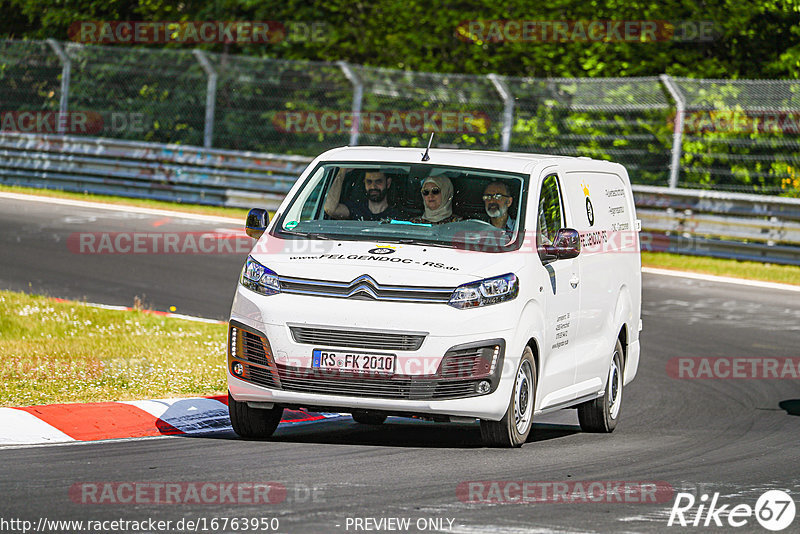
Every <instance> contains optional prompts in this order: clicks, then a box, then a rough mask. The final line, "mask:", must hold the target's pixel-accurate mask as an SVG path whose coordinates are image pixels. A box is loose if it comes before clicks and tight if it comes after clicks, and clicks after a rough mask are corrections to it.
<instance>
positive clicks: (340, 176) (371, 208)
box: [324, 167, 401, 221]
mask: <svg viewBox="0 0 800 534" xmlns="http://www.w3.org/2000/svg"><path fill="white" fill-rule="evenodd" d="M348 171H349V169H346V168H344V167H342V168H340V169H339V172H338V173H337V175H336V178H335V179H334V180H333V183H332V184H331V189H330V191H329V192H328V196H327V197H326V199H325V205H324V209H325V213H326V214H327V215H328V217H330V218H331V219H351V220H355V221H381V220H383V219H399V218H400V217H401V212H400V210H398V209H397V208H396V207H394V206H390V205H389V199H388V198H387V194H388V193H389V188H390V187H391V186H392V179H391V178H389V177H388V176H386V175H385V174H384V173H383V172H381V171H378V170H374V171H373V170H369V171H367V172H365V173H364V190H365V192H366V194H367V196H366V198H364V199H356V200H345V201H344V202H339V197H341V193H342V185H343V183H344V176H345V174H346V173H347V172H348Z"/></svg>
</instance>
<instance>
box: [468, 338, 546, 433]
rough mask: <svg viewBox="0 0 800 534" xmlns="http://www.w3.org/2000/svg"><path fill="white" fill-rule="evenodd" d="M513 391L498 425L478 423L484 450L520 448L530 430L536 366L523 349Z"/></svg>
mask: <svg viewBox="0 0 800 534" xmlns="http://www.w3.org/2000/svg"><path fill="white" fill-rule="evenodd" d="M515 376H516V378H515V379H514V388H513V390H512V391H511V400H510V402H509V404H508V409H507V410H506V414H505V415H504V416H503V418H502V419H501V420H499V421H487V420H485V419H481V438H483V443H484V444H485V445H486V446H487V447H522V444H523V443H525V442H526V441H527V440H528V435H529V434H530V433H531V428H533V404H534V399H535V398H536V362H535V361H534V360H533V352H532V351H531V348H530V347H525V350H524V351H523V352H522V358H520V362H519V367H517V373H516V375H515Z"/></svg>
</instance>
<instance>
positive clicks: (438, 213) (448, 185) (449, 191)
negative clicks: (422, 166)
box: [420, 176, 453, 223]
mask: <svg viewBox="0 0 800 534" xmlns="http://www.w3.org/2000/svg"><path fill="white" fill-rule="evenodd" d="M429 182H432V183H433V184H434V185H436V187H438V188H439V190H441V192H442V193H441V195H442V203H441V204H440V205H439V207H438V208H436V209H435V210H432V209H430V208H429V207H428V204H425V215H424V217H425V220H426V221H430V222H433V223H436V222H439V221H442V220H444V219H446V218H448V217H450V216H451V215H452V214H453V208H452V204H453V182H451V181H450V178H448V177H446V176H428V177H427V178H425V180H423V182H422V186H421V187H420V191H422V189H425V184H427V183H429ZM420 194H421V193H420ZM422 200H423V202H424V200H425V199H424V197H423V199H422Z"/></svg>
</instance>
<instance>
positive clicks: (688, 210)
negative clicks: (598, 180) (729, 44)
mask: <svg viewBox="0 0 800 534" xmlns="http://www.w3.org/2000/svg"><path fill="white" fill-rule="evenodd" d="M310 161H311V158H308V157H304V156H287V155H279V154H267V153H255V152H238V151H231V150H217V149H206V148H200V147H192V146H183V145H163V144H158V143H144V142H132V141H122V140H117V139H106V138H89V137H70V136H59V135H42V134H22V133H12V132H0V183H2V184H6V185H21V186H27V187H40V188H50V189H62V190H65V191H76V192H84V191H85V192H89V193H94V194H109V195H120V196H127V197H136V198H150V199H156V200H169V201H176V202H186V203H199V204H208V205H218V206H230V207H243V208H247V207H253V206H263V207H266V208H268V209H276V208H277V206H278V204H279V203H280V202H281V200H283V197H284V196H285V195H286V193H287V192H288V190H289V188H290V187H291V186H292V184H294V182H295V181H296V180H297V177H298V176H299V175H300V174H301V173H302V171H303V169H305V167H306V166H307V165H308V163H309V162H310ZM633 191H634V198H635V201H636V208H637V214H638V217H639V218H640V219H641V220H642V230H643V233H642V247H643V249H645V250H662V251H668V252H676V253H681V254H692V255H701V256H715V257H723V258H733V259H742V260H745V259H746V260H755V261H764V262H771V263H782V264H791V265H800V199H795V198H782V197H770V196H764V195H748V194H742V193H728V192H720V191H713V190H709V191H707V190H694V189H672V188H666V187H654V186H644V185H635V186H633Z"/></svg>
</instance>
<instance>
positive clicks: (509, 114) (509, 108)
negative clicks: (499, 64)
mask: <svg viewBox="0 0 800 534" xmlns="http://www.w3.org/2000/svg"><path fill="white" fill-rule="evenodd" d="M488 78H489V80H491V82H492V84H493V85H494V88H495V89H497V92H498V93H500V98H502V99H503V136H502V140H501V142H500V150H502V151H503V152H508V149H509V147H510V146H511V128H512V126H513V125H514V97H513V96H512V95H511V91H510V90H509V89H508V85H506V82H505V81H504V80H502V79H500V77H499V76H498V75H497V74H494V73H492V74H489V75H488Z"/></svg>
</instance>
